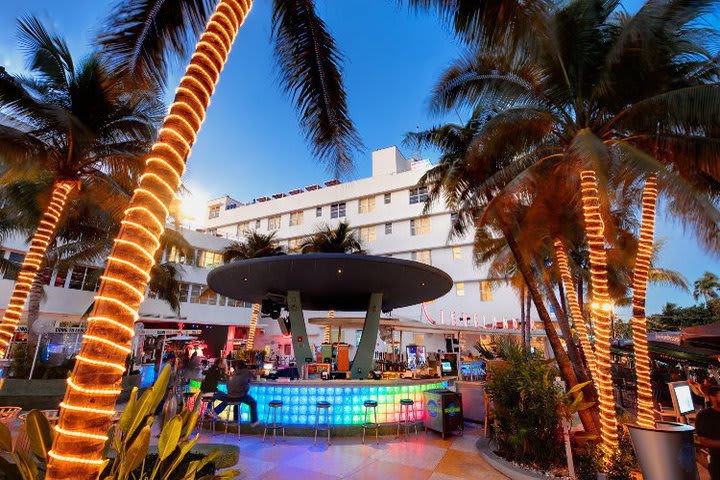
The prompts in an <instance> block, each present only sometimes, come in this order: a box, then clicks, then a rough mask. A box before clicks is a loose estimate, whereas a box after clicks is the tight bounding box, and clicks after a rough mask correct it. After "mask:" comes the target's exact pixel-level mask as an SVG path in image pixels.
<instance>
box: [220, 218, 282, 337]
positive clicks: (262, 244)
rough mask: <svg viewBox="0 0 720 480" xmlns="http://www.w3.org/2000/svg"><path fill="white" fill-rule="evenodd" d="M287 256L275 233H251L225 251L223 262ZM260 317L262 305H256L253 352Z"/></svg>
mask: <svg viewBox="0 0 720 480" xmlns="http://www.w3.org/2000/svg"><path fill="white" fill-rule="evenodd" d="M277 255H285V250H284V249H283V248H282V247H281V246H280V245H278V244H277V242H276V241H275V232H272V233H269V234H262V233H258V232H249V233H247V234H246V236H245V241H243V242H233V243H231V244H230V245H228V246H227V247H225V249H224V250H223V262H224V263H230V262H232V261H233V260H247V259H249V258H259V257H274V256H277ZM259 315H260V304H259V303H255V304H253V307H252V316H251V317H250V328H249V330H248V341H247V347H246V348H247V349H248V350H252V349H253V347H254V346H255V331H256V330H257V321H258V316H259Z"/></svg>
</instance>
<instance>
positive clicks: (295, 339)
mask: <svg viewBox="0 0 720 480" xmlns="http://www.w3.org/2000/svg"><path fill="white" fill-rule="evenodd" d="M287 304H288V312H290V335H292V344H293V352H294V353H295V361H296V362H297V368H298V371H299V372H302V368H303V365H305V359H306V358H310V357H312V352H311V351H310V342H309V341H308V337H307V330H306V329H305V317H304V316H303V311H302V303H300V292H298V291H295V290H293V291H290V292H288V294H287Z"/></svg>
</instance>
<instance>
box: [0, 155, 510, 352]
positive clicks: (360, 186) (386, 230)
mask: <svg viewBox="0 0 720 480" xmlns="http://www.w3.org/2000/svg"><path fill="white" fill-rule="evenodd" d="M428 168H430V165H429V163H428V162H427V161H410V160H407V159H406V158H405V157H404V156H403V155H402V154H401V153H400V151H399V150H398V149H397V148H396V147H389V148H385V149H382V150H377V151H374V152H373V154H372V176H371V177H368V178H362V179H358V180H354V181H350V182H346V183H340V182H338V181H336V180H333V181H329V182H325V184H324V185H310V186H307V187H304V188H297V189H295V190H291V191H289V192H287V193H276V194H274V195H270V196H267V197H261V198H257V199H255V200H252V201H250V202H247V203H242V202H240V201H237V200H234V199H232V198H231V197H229V196H224V197H220V198H218V199H216V200H212V201H210V202H208V209H207V215H206V218H205V220H204V224H205V225H204V226H205V228H204V232H203V231H194V230H183V234H184V235H185V237H186V239H187V240H188V241H189V242H190V244H191V245H193V247H194V248H195V253H194V254H193V255H192V256H190V257H188V258H180V257H178V255H177V254H176V252H167V253H166V255H165V259H166V260H171V261H177V262H179V263H182V264H183V265H184V267H183V270H184V271H183V283H182V287H181V295H180V297H181V298H180V300H181V309H180V318H177V316H176V314H174V313H173V312H172V311H171V310H170V309H169V307H168V306H167V305H166V304H165V303H164V302H162V301H160V300H157V299H154V298H152V297H153V296H152V294H151V293H149V294H148V296H147V299H146V300H145V301H144V302H143V304H142V305H141V309H140V321H141V322H142V323H143V325H144V328H145V329H152V328H168V326H175V325H176V323H175V322H180V323H181V325H180V326H182V327H184V328H186V329H187V328H197V327H194V325H222V326H230V327H231V328H230V332H229V338H230V339H232V338H233V337H235V338H242V337H243V336H244V332H246V329H245V328H243V327H246V326H247V325H248V324H249V322H250V316H251V308H250V307H251V306H250V305H249V304H247V303H243V302H239V301H234V300H230V299H227V298H223V297H220V296H218V295H210V296H207V295H204V296H201V295H200V293H201V292H202V291H203V290H204V289H205V288H206V283H207V280H206V278H207V273H208V272H209V271H210V270H211V269H212V268H213V267H214V266H217V265H218V264H220V263H221V252H222V250H223V248H224V247H225V246H227V245H229V244H230V242H231V241H234V240H240V239H242V238H243V233H244V232H246V231H249V230H256V231H258V232H261V233H269V232H276V233H275V236H276V238H277V240H278V241H279V242H280V244H282V245H283V246H285V247H286V248H287V249H288V251H289V252H291V253H292V252H294V251H296V250H297V248H298V247H299V245H300V243H301V241H302V239H303V238H304V237H305V236H307V235H309V234H311V233H313V232H314V231H315V230H316V229H317V228H318V227H319V226H323V225H330V226H334V225H336V224H337V223H338V222H340V221H343V220H344V221H348V222H349V223H350V225H351V226H352V227H353V228H356V229H357V231H358V233H359V237H360V239H361V240H362V242H363V245H364V248H365V249H366V250H367V251H368V253H370V254H373V255H386V256H393V257H398V258H406V259H413V260H417V261H420V262H426V263H429V264H432V265H434V266H436V267H438V268H440V269H442V270H444V271H445V272H447V273H448V274H449V275H450V276H451V277H452V278H453V281H454V285H453V288H452V290H451V291H450V292H448V293H447V294H446V295H445V296H443V297H441V298H439V299H437V300H435V301H434V302H430V303H428V304H425V305H424V306H420V305H418V306H414V307H408V308H403V309H399V310H395V311H393V312H392V316H393V317H397V318H400V319H404V320H416V321H421V322H428V321H431V322H432V321H435V322H437V323H443V322H444V323H447V324H450V323H452V322H453V321H458V320H459V319H461V318H467V317H469V318H470V319H471V320H470V324H471V325H472V324H473V322H474V321H475V320H477V322H478V323H479V324H480V325H481V326H482V324H487V325H488V326H490V323H491V322H493V321H497V322H498V323H499V322H501V321H502V320H503V319H504V318H517V317H518V316H519V304H518V300H517V297H516V296H515V294H514V293H513V292H512V290H511V289H510V288H508V287H497V286H495V287H493V286H491V282H489V281H488V279H487V274H486V272H485V271H484V269H483V268H482V267H476V266H475V265H474V262H473V259H472V235H471V234H470V235H467V236H465V237H463V238H453V239H450V238H449V232H450V224H451V216H452V212H451V211H449V210H447V209H445V207H444V206H443V205H434V206H433V209H432V210H431V211H430V212H429V213H427V214H426V213H424V212H423V207H424V201H425V198H426V192H425V191H423V189H420V188H418V187H417V186H416V184H417V182H418V180H419V179H420V177H421V176H422V175H423V174H424V173H425V172H426V171H427V170H428ZM1 248H2V251H1V252H0V255H2V256H4V257H5V258H9V259H11V260H13V261H16V262H21V261H22V259H23V256H24V252H25V251H26V249H27V246H26V245H25V244H24V242H23V241H21V240H18V239H15V240H13V239H10V240H8V241H6V242H4V243H3V245H2V247H1ZM93 270H98V267H97V266H93V265H88V266H87V267H82V268H75V269H72V270H71V271H69V272H57V271H56V272H54V273H53V275H52V277H51V278H50V281H49V284H48V287H47V288H46V298H45V300H44V302H43V303H42V305H41V319H43V320H44V322H42V323H44V324H45V325H46V326H47V325H48V324H49V323H52V322H60V321H70V322H78V321H80V317H81V315H82V313H83V312H84V311H85V310H86V309H87V307H88V305H90V303H91V302H92V298H93V296H94V291H95V290H96V288H97V280H96V278H97V275H91V273H92V272H93ZM95 273H98V272H95ZM0 276H2V277H5V278H2V279H0V304H2V305H3V306H4V305H7V302H8V300H9V297H10V294H11V291H12V286H13V283H14V282H13V280H12V278H10V276H9V275H7V274H5V275H0ZM325 315H327V312H306V318H311V317H313V316H325ZM153 324H155V325H156V326H155V327H153ZM260 325H261V332H260V333H259V336H258V340H256V344H259V345H262V344H263V342H266V343H272V344H277V345H279V346H280V347H281V350H282V349H283V347H284V349H285V351H287V347H285V345H286V344H288V343H289V339H284V338H283V337H282V335H281V334H280V330H279V327H278V325H277V324H276V322H275V321H272V320H270V319H264V320H262V321H261V323H260ZM238 327H239V328H238ZM308 335H309V339H310V341H311V343H320V342H321V341H322V332H321V330H320V328H319V327H315V326H312V325H308ZM351 337H352V338H351ZM354 337H355V335H353V334H347V335H345V338H344V340H345V341H348V342H349V343H351V344H354V343H355V338H354ZM417 340H420V339H419V338H418V339H417ZM422 340H423V341H425V343H430V342H429V340H430V339H428V338H423V339H422ZM438 340H440V339H438ZM411 341H412V339H411V338H408V339H407V342H408V343H410V342H411ZM418 343H420V342H418ZM432 343H436V342H432ZM437 344H438V346H437V347H435V348H441V347H440V346H439V345H441V344H443V345H444V341H443V342H437ZM428 347H430V348H432V346H431V345H428Z"/></svg>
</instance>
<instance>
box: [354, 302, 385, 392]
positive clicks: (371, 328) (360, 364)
mask: <svg viewBox="0 0 720 480" xmlns="http://www.w3.org/2000/svg"><path fill="white" fill-rule="evenodd" d="M381 307H382V293H373V294H371V295H370V301H369V302H368V309H367V313H366V314H365V325H364V326H363V332H362V336H361V337H360V343H359V344H358V347H357V351H356V352H355V358H354V359H353V362H352V366H351V367H350V372H351V376H352V378H354V379H364V378H367V376H368V374H369V373H370V371H371V370H372V367H373V353H375V344H376V343H377V338H378V331H379V330H380V312H381Z"/></svg>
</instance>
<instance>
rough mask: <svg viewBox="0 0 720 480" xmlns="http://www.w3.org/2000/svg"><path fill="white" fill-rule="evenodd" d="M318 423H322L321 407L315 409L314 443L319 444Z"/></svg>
mask: <svg viewBox="0 0 720 480" xmlns="http://www.w3.org/2000/svg"><path fill="white" fill-rule="evenodd" d="M318 425H320V409H319V408H316V409H315V442H313V444H314V445H317V434H318Z"/></svg>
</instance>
